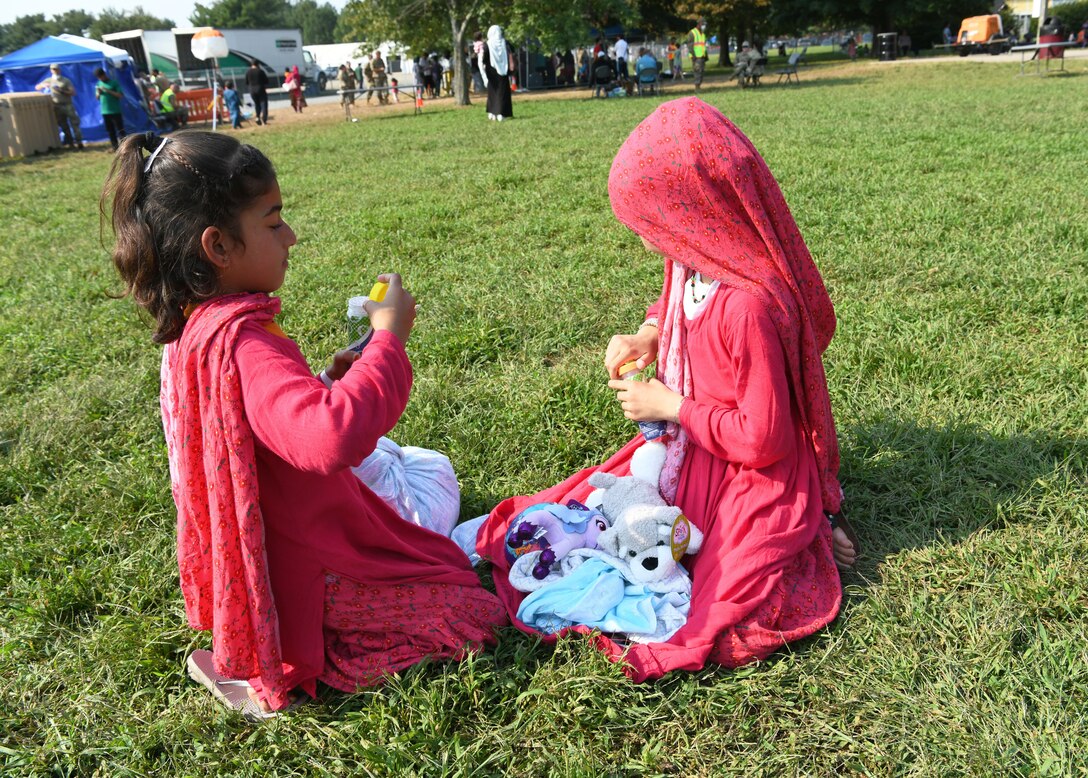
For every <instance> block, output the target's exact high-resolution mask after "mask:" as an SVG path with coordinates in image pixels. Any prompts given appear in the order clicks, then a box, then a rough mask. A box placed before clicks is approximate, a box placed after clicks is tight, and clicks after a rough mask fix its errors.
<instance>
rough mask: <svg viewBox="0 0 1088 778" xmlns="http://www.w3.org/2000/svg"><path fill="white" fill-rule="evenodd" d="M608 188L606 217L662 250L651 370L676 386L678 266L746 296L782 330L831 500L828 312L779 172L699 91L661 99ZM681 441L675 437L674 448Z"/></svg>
mask: <svg viewBox="0 0 1088 778" xmlns="http://www.w3.org/2000/svg"><path fill="white" fill-rule="evenodd" d="M608 194H609V198H610V199H611V201H612V210H613V211H614V212H615V214H616V218H617V219H619V220H620V221H621V222H622V223H623V224H626V225H627V226H628V227H630V228H631V229H632V230H634V231H635V233H636V234H638V235H639V236H641V237H643V238H645V239H646V240H647V241H649V242H650V243H651V244H653V245H654V246H655V247H656V248H657V249H658V250H660V251H661V252H663V253H664V255H665V257H666V259H665V282H664V290H663V295H662V300H663V301H664V303H665V306H664V308H663V310H662V312H661V313H662V316H663V317H664V318H663V321H662V322H661V326H660V327H659V332H660V339H661V342H660V345H659V354H658V373H659V377H660V378H661V380H662V381H664V382H665V383H666V384H667V385H669V386H670V388H672V389H674V390H677V391H683V390H684V389H685V386H686V384H687V383H688V382H687V381H686V380H685V376H686V374H687V370H686V369H685V360H686V352H685V350H684V348H683V343H682V329H683V328H682V327H679V326H677V325H678V317H682V316H683V307H682V305H680V304H679V301H680V295H681V294H682V292H683V288H682V284H683V282H684V273H685V272H686V271H685V270H684V268H688V269H690V270H693V271H697V272H699V273H701V274H702V275H703V276H704V277H709V278H714V279H717V280H719V281H721V282H722V283H723V284H727V285H729V286H733V287H736V288H738V289H742V290H744V291H745V292H748V293H749V294H751V295H753V296H754V297H756V298H757V299H758V300H759V301H760V302H761V303H762V304H763V306H764V308H765V309H766V310H767V312H768V314H769V315H770V317H771V320H772V321H773V322H774V325H775V329H776V330H777V331H778V337H779V339H780V340H781V341H782V348H783V350H784V352H785V355H786V364H787V366H788V371H789V379H790V385H791V386H792V388H793V391H794V395H795V397H796V399H797V404H798V407H799V410H800V413H801V420H802V423H803V424H804V425H805V432H806V434H807V436H808V438H809V439H810V440H811V441H812V445H813V448H814V449H815V452H816V459H817V463H818V465H819V469H820V478H821V483H822V486H823V490H822V491H823V494H822V497H823V505H824V509H825V510H827V511H830V512H836V511H838V509H839V504H840V501H841V498H842V491H841V489H840V487H839V482H838V470H839V448H838V441H837V439H836V436H835V422H834V420H833V419H832V416H831V401H830V398H829V397H828V393H827V380H826V377H825V375H824V366H823V361H822V359H821V354H822V353H823V351H824V350H825V349H826V348H827V346H828V344H829V343H830V342H831V336H832V335H833V334H834V332H835V311H834V309H833V307H832V305H831V299H830V298H829V297H828V294H827V290H826V289H825V288H824V283H823V279H822V278H821V277H820V271H819V270H817V268H816V265H815V263H814V262H813V261H812V256H811V255H810V254H809V251H808V247H807V246H806V245H805V241H804V239H803V238H802V237H801V233H800V231H798V229H797V224H796V222H794V220H793V215H792V214H791V213H790V210H789V208H788V207H787V205H786V201H785V199H784V198H783V197H782V192H781V190H780V189H779V188H778V183H777V182H776V181H775V179H774V176H773V175H771V171H770V170H769V169H768V168H767V164H766V163H765V162H764V161H763V158H762V157H761V156H760V155H759V152H758V151H756V149H755V147H754V146H753V145H752V142H751V141H749V140H748V138H746V137H745V136H744V134H743V133H742V132H741V131H740V130H738V129H737V128H736V126H734V125H733V123H732V122H730V121H729V120H728V119H726V118H725V117H724V116H723V115H722V114H721V112H720V111H718V110H717V109H716V108H713V107H711V106H709V105H707V104H706V103H704V102H703V101H702V100H700V99H699V98H697V97H685V98H682V99H679V100H672V101H670V102H668V103H664V104H662V105H661V106H659V107H658V108H657V110H656V111H654V112H653V113H652V114H650V116H649V117H647V118H646V119H645V120H644V121H643V122H642V123H641V124H639V125H638V127H636V128H635V130H634V131H633V132H632V133H631V135H630V136H629V137H628V138H627V140H626V141H625V142H624V144H623V146H622V147H620V150H619V153H617V154H616V159H615V161H614V162H613V163H612V171H611V173H610V174H609V177H608ZM678 265H679V266H678ZM678 293H679V294H678ZM670 303H671V304H670ZM687 388H690V387H687ZM682 446H683V438H682V437H681V439H680V449H681V451H680V456H681V457H682ZM671 459H673V463H672V464H673V467H672V469H673V473H672V474H671V479H672V483H671V484H666V478H667V476H666V474H665V473H663V474H662V487H663V491H665V492H666V496H668V494H667V492H668V491H670V490H669V488H668V487H669V486H671V487H672V491H673V492H674V491H675V478H676V472H675V471H676V470H677V469H678V464H677V463H676V461H675V458H672V457H671ZM667 468H668V465H667Z"/></svg>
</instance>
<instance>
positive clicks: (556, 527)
mask: <svg viewBox="0 0 1088 778" xmlns="http://www.w3.org/2000/svg"><path fill="white" fill-rule="evenodd" d="M608 527H609V524H608V520H607V519H605V517H604V514H603V513H601V512H600V511H598V510H595V509H593V508H587V507H586V506H584V505H582V503H580V502H578V501H577V500H570V501H569V502H567V504H566V505H560V504H559V503H554V502H541V503H536V504H535V505H530V506H529V507H528V508H526V509H525V510H523V511H522V512H521V513H519V514H518V515H517V516H515V517H514V519H513V521H511V522H510V529H509V530H507V532H506V561H507V562H509V563H511V564H513V563H514V561H515V560H516V559H517V558H518V557H521V556H524V555H526V554H535V555H536V560H535V562H534V564H533V568H532V575H533V578H535V579H537V580H538V581H542V580H544V578H546V577H547V576H548V574H549V573H550V572H551V571H552V570H554V569H555V566H556V564H557V563H558V562H559V560H561V559H562V558H563V557H565V556H566V555H567V554H568V553H570V552H571V551H572V550H574V549H576V548H596V547H597V538H598V537H599V536H600V534H601V533H602V532H604V531H605V530H606V529H608Z"/></svg>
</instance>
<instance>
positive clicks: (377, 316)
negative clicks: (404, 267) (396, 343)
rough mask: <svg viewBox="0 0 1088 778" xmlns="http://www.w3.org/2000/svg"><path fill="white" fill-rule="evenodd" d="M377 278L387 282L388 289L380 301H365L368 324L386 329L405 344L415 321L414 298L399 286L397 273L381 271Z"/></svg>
mask: <svg viewBox="0 0 1088 778" xmlns="http://www.w3.org/2000/svg"><path fill="white" fill-rule="evenodd" d="M378 280H379V281H384V282H385V283H387V284H389V290H388V291H387V292H386V293H385V299H384V300H382V301H381V302H380V303H378V302H375V301H373V300H370V301H369V302H367V304H366V306H365V307H366V314H367V316H369V317H370V326H371V327H373V328H374V329H375V330H388V331H389V332H392V333H393V334H394V335H396V336H397V338H398V339H399V340H400V342H401V343H404V344H407V343H408V336H409V334H411V332H412V326H413V325H414V324H415V321H416V301H415V298H414V297H412V295H411V294H409V293H408V290H407V289H405V288H404V287H403V286H401V280H400V274H399V273H383V274H382V275H380V276H378Z"/></svg>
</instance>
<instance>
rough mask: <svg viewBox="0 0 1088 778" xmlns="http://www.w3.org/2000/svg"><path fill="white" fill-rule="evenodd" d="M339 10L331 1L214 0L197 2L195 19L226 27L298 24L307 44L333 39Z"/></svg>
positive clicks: (250, 27) (333, 40)
mask: <svg viewBox="0 0 1088 778" xmlns="http://www.w3.org/2000/svg"><path fill="white" fill-rule="evenodd" d="M339 18H340V16H339V14H338V13H337V12H336V9H335V8H333V7H332V6H331V5H330V4H329V3H322V4H320V5H319V4H318V3H317V2H316V0H297V2H295V3H293V4H292V3H289V2H287V0H214V1H213V2H212V3H210V4H208V5H203V4H201V3H197V4H196V8H195V10H194V12H193V17H192V21H193V24H194V25H196V26H201V27H202V26H208V27H221V28H226V29H231V28H237V29H261V28H276V27H286V28H292V27H297V28H299V29H300V30H302V42H303V43H304V44H318V43H333V42H335V40H336V39H335V37H334V32H335V30H336V25H337V22H338V21H339Z"/></svg>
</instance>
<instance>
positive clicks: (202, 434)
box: [162, 295, 506, 708]
mask: <svg viewBox="0 0 1088 778" xmlns="http://www.w3.org/2000/svg"><path fill="white" fill-rule="evenodd" d="M278 311H279V301H278V300H277V299H275V298H269V297H268V296H267V295H233V296H229V297H223V298H217V299H215V300H210V301H208V302H206V303H204V304H203V305H201V306H199V307H197V309H196V310H195V311H194V312H193V313H192V315H191V316H190V317H189V320H188V322H187V323H186V326H185V330H184V332H183V334H182V337H181V339H180V340H178V341H176V342H174V343H171V344H169V345H168V346H167V348H166V351H165V353H164V359H163V392H162V404H163V417H164V427H165V429H166V438H167V450H168V453H169V456H170V465H171V480H172V486H173V491H174V499H175V502H176V503H177V506H178V563H179V568H180V573H181V585H182V591H183V593H184V595H185V605H186V613H187V614H188V617H189V622H190V625H191V626H193V627H194V628H196V629H210V630H211V631H212V639H213V654H214V657H215V664H216V670H217V671H218V672H220V673H223V674H224V675H227V676H229V677H233V678H245V679H248V680H249V681H250V683H251V684H252V685H253V686H254V688H256V689H257V690H258V692H259V693H261V694H262V695H263V696H264V697H265V698H266V699H267V700H268V701H269V702H270V703H271V704H272V705H273V707H275V708H282V707H283V706H285V705H286V704H287V701H288V697H287V694H288V692H289V691H290V690H291V689H292V688H294V687H302V688H303V689H305V690H307V691H308V692H310V693H311V694H312V693H313V692H314V688H315V687H314V681H315V680H318V679H320V680H323V681H325V682H326V683H328V684H329V685H331V686H334V687H336V688H338V689H342V690H344V691H354V690H356V689H357V688H359V687H361V686H366V685H370V684H373V683H375V682H377V681H379V680H380V679H381V677H382V676H383V675H384V674H385V673H389V672H395V671H396V670H399V669H402V668H404V667H406V666H408V665H411V664H415V663H417V662H419V661H420V660H422V659H424V658H427V657H430V658H439V659H441V658H459V657H461V656H462V655H463V654H464V652H465V650H466V649H468V648H472V647H477V646H480V645H481V644H483V643H492V642H494V628H495V627H496V626H499V625H502V624H504V623H505V622H506V618H505V614H504V613H503V609H502V606H501V604H500V603H499V602H498V601H497V600H496V598H495V597H494V595H492V594H491V593H490V592H488V591H486V590H484V589H483V588H482V587H481V586H480V582H479V579H478V578H477V577H476V574H475V573H474V572H473V571H472V569H471V567H470V566H469V564H468V560H467V558H466V557H465V555H464V553H463V552H462V551H461V550H460V549H459V548H458V547H457V546H456V545H455V544H454V543H453V542H452V541H451V540H449V539H448V538H445V537H443V536H441V535H439V534H437V533H435V532H432V531H430V530H427V529H424V528H422V527H418V526H416V525H415V524H411V523H409V522H407V521H404V520H403V519H401V518H400V517H399V516H397V515H396V514H395V513H394V512H393V511H392V509H390V508H389V507H388V506H387V505H386V504H385V503H384V502H383V501H382V500H381V499H380V498H379V497H377V496H376V495H375V494H374V493H373V492H371V491H370V490H369V489H368V488H367V487H366V486H364V485H363V484H362V482H360V481H359V480H358V479H357V478H356V477H355V476H354V475H353V474H352V473H351V471H350V470H349V469H348V468H349V467H351V466H352V465H355V464H358V463H359V462H360V461H361V460H362V459H363V457H365V456H366V455H367V454H369V453H370V452H371V451H373V449H374V446H375V443H376V441H377V439H378V437H379V436H381V435H383V434H385V433H386V432H388V431H389V430H390V429H391V428H392V427H393V425H394V424H395V423H396V421H397V419H398V418H399V417H400V415H401V413H402V412H403V410H404V406H405V404H406V402H407V400H408V393H409V390H410V387H411V382H412V371H411V365H410V364H409V362H408V358H407V355H406V354H405V352H404V347H403V346H402V345H401V343H400V341H398V340H397V339H396V337H394V336H392V335H390V334H389V333H383V332H379V333H377V334H376V335H375V336H374V339H373V340H372V341H371V343H370V345H369V346H368V347H367V349H366V351H365V352H364V354H363V356H362V357H361V358H360V359H359V360H358V361H357V362H356V363H355V364H353V365H352V366H351V368H350V369H349V370H348V372H347V373H346V374H345V376H344V377H343V378H342V379H341V380H340V381H337V382H336V384H335V385H334V387H333V389H332V390H329V389H326V388H325V386H324V385H323V384H322V383H321V381H319V380H318V379H317V378H315V377H314V376H313V375H312V374H311V373H310V369H309V367H308V366H307V364H306V361H305V359H303V357H302V354H301V352H300V351H299V349H298V346H297V345H296V344H295V343H294V341H292V340H290V339H289V338H287V337H286V336H284V335H283V334H282V332H280V331H279V328H278V327H276V325H275V324H274V322H273V321H272V316H273V315H274V314H275V313H278Z"/></svg>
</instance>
